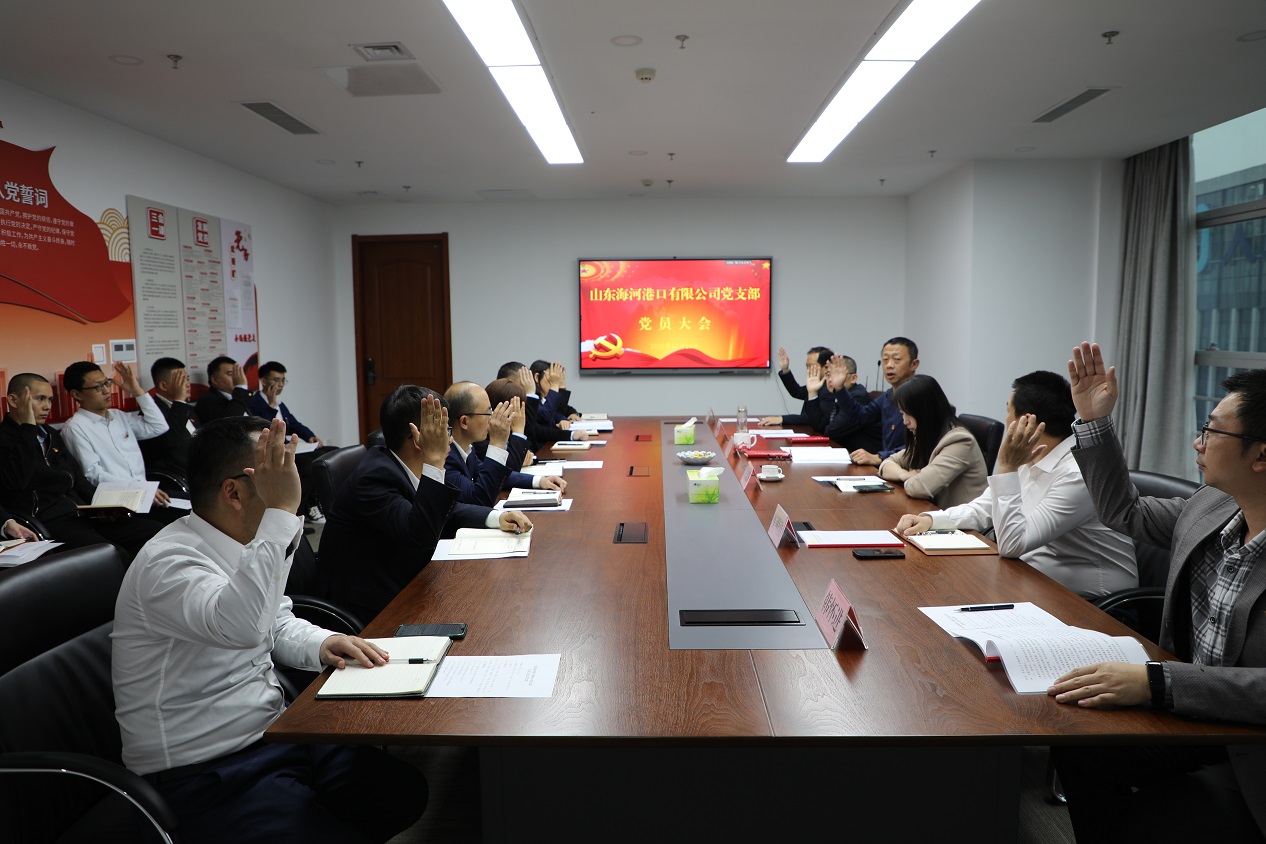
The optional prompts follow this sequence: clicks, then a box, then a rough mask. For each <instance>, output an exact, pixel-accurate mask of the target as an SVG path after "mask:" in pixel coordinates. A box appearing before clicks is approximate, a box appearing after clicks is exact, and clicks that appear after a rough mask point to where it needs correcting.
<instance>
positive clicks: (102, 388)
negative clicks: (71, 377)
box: [79, 378, 114, 393]
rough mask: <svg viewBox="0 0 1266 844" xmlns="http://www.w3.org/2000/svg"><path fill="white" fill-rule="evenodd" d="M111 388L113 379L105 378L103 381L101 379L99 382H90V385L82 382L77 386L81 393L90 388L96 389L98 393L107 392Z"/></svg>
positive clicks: (90, 389)
mask: <svg viewBox="0 0 1266 844" xmlns="http://www.w3.org/2000/svg"><path fill="white" fill-rule="evenodd" d="M113 388H114V379H112V378H107V379H106V380H105V381H102V382H101V383H100V384H91V385H89V384H84V385H83V386H82V387H80V388H79V391H80V392H83V393H87V392H90V391H92V390H96V391H97V392H98V393H108V392H110V390H112V389H113Z"/></svg>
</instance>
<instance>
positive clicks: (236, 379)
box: [230, 363, 246, 387]
mask: <svg viewBox="0 0 1266 844" xmlns="http://www.w3.org/2000/svg"><path fill="white" fill-rule="evenodd" d="M230 374H232V376H233V386H234V387H245V386H246V370H245V369H242V365H241V364H240V363H235V364H233V369H232V370H230Z"/></svg>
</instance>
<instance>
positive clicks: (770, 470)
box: [760, 463, 782, 478]
mask: <svg viewBox="0 0 1266 844" xmlns="http://www.w3.org/2000/svg"><path fill="white" fill-rule="evenodd" d="M760 476H761V477H762V478H781V477H782V467H781V466H777V465H775V464H773V463H766V464H765V465H764V466H761V467H760Z"/></svg>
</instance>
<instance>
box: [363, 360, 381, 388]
mask: <svg viewBox="0 0 1266 844" xmlns="http://www.w3.org/2000/svg"><path fill="white" fill-rule="evenodd" d="M365 383H366V384H368V385H369V386H370V387H372V386H374V384H377V383H378V373H377V372H375V371H374V359H373V358H366V359H365Z"/></svg>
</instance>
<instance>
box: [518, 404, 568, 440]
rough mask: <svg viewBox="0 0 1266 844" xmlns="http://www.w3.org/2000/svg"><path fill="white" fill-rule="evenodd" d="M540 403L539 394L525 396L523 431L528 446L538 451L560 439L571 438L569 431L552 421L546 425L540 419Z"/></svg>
mask: <svg viewBox="0 0 1266 844" xmlns="http://www.w3.org/2000/svg"><path fill="white" fill-rule="evenodd" d="M540 404H541V399H540V397H539V396H536V395H532V396H528V397H527V400H526V405H527V407H526V409H525V414H526V423H525V424H524V426H523V433H525V434H527V438H528V448H530V449H532V450H533V451H540V450H541V449H542V448H544V447H545V446H547V445H550V444H551V443H556V442H559V441H560V440H570V439H571V431H564V430H563V429H562V428H556V427H554V425H553V424H552V423H551V424H548V425H547V424H545V423H544V422H542V421H541V419H540Z"/></svg>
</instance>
